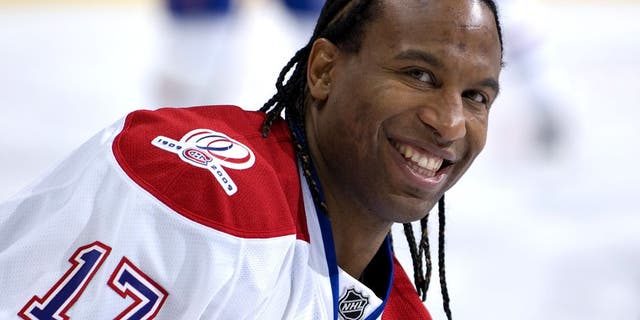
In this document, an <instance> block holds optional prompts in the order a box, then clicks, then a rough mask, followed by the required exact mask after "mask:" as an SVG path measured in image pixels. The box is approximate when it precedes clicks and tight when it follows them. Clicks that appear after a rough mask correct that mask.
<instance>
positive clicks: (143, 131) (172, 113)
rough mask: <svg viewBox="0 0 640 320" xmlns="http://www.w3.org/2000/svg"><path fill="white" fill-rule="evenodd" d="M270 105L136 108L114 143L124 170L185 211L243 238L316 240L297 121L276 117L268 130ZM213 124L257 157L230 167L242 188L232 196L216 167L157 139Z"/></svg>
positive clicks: (165, 202)
mask: <svg viewBox="0 0 640 320" xmlns="http://www.w3.org/2000/svg"><path fill="white" fill-rule="evenodd" d="M264 117H265V115H264V113H261V112H249V111H245V110H242V109H240V108H238V107H234V106H203V107H192V108H164V109H159V110H156V111H136V112H133V113H131V114H129V115H128V116H127V118H126V120H125V124H124V128H123V129H122V132H120V134H119V135H118V136H117V137H116V139H115V140H114V143H113V146H112V149H113V153H114V155H115V158H116V160H117V162H118V164H119V165H120V167H121V168H122V169H123V170H124V172H125V173H126V174H127V175H128V176H129V177H130V178H131V179H132V180H133V181H134V182H135V183H137V184H138V185H139V186H141V187H142V188H144V189H145V190H147V191H148V192H149V193H151V194H152V195H153V196H154V197H156V198H157V199H158V200H160V201H161V202H162V203H164V204H165V205H167V206H168V207H170V208H171V209H173V210H174V211H176V212H177V213H179V214H181V215H183V216H185V217H187V218H189V219H191V220H193V221H195V222H198V223H200V224H203V225H206V226H209V227H211V228H213V229H216V230H219V231H222V232H225V233H228V234H231V235H234V236H238V237H243V238H271V237H278V236H285V235H293V234H295V235H296V236H297V238H298V239H301V240H305V241H307V242H308V241H309V235H308V231H307V223H306V218H305V214H304V204H303V200H302V193H301V190H300V180H299V175H298V169H297V163H296V159H295V154H294V151H293V146H292V141H291V136H290V132H289V129H288V127H287V125H286V123H285V122H284V121H283V120H281V119H280V120H277V121H275V122H274V123H273V127H272V129H271V132H270V134H269V136H268V137H267V138H263V137H262V135H261V126H262V121H263V120H264ZM199 128H202V129H210V130H213V131H216V132H220V133H223V134H225V135H227V136H229V137H230V138H232V139H235V140H237V141H238V142H240V143H242V144H244V145H245V146H247V147H248V148H249V149H251V150H252V151H253V153H254V154H255V157H256V160H255V163H254V164H253V166H251V167H250V168H248V169H242V170H236V169H231V168H224V170H225V171H226V172H227V173H228V174H229V177H230V178H231V179H232V180H233V182H234V183H235V185H236V186H237V188H238V191H237V193H235V194H233V195H231V196H228V195H227V194H226V193H225V191H224V190H223V189H222V186H221V185H220V184H219V183H218V182H217V181H216V179H215V177H214V176H213V173H212V172H210V171H209V170H207V169H204V168H200V167H196V166H194V165H192V164H189V163H187V162H185V161H183V160H181V159H180V158H179V156H178V155H177V154H175V153H172V152H169V151H166V150H163V149H160V148H158V147H155V146H153V145H152V144H151V141H152V140H153V139H155V138H156V137H158V136H165V137H169V138H172V139H174V140H177V141H179V140H180V139H181V138H182V137H183V136H184V135H185V134H187V133H188V132H190V131H192V130H194V129H199Z"/></svg>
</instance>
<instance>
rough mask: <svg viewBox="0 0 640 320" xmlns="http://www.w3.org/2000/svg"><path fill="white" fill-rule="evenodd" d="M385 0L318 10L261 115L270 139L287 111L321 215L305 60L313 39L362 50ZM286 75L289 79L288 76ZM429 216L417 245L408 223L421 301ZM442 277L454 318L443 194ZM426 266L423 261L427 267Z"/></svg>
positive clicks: (332, 1)
mask: <svg viewBox="0 0 640 320" xmlns="http://www.w3.org/2000/svg"><path fill="white" fill-rule="evenodd" d="M380 2H381V0H327V1H326V3H325V5H324V6H323V8H322V11H321V12H320V16H319V17H318V21H317V23H316V27H315V29H314V31H313V35H312V36H311V38H310V40H309V42H308V43H307V45H306V46H304V47H303V48H302V49H300V50H298V51H297V52H296V54H295V55H294V56H293V58H291V60H289V62H288V63H287V64H286V65H285V66H284V68H283V69H282V71H281V72H280V74H279V76H278V79H277V81H276V93H275V94H274V95H273V97H272V98H271V99H269V101H267V102H266V103H265V104H264V106H263V107H262V108H261V109H260V111H263V112H266V113H267V116H266V118H265V120H264V123H263V126H262V135H263V136H264V137H266V136H267V135H268V134H269V130H270V128H271V125H272V124H273V121H275V120H276V119H278V118H279V117H280V114H281V113H282V111H283V110H284V112H285V119H286V121H287V124H288V126H289V128H290V129H291V133H292V137H293V141H294V148H295V152H296V154H297V156H298V158H299V160H300V162H301V164H302V171H303V173H304V175H305V178H306V180H307V182H308V184H309V187H310V189H311V194H312V196H313V199H314V201H315V202H316V203H317V204H319V207H320V209H321V211H324V212H321V214H325V215H326V214H327V210H328V208H327V205H326V203H325V202H324V201H322V199H323V196H322V195H321V192H322V191H321V188H320V186H318V185H317V184H316V181H315V179H313V178H312V170H313V168H312V167H313V165H312V163H311V161H312V160H311V155H310V153H309V150H308V147H307V145H306V137H305V136H304V132H305V131H304V127H305V126H304V120H303V119H304V112H305V97H306V96H307V78H306V75H307V61H308V59H309V54H310V52H311V48H312V46H313V43H314V41H315V40H317V39H319V38H326V39H328V40H329V41H331V42H332V43H334V44H335V45H336V46H338V47H339V48H340V50H343V51H347V52H351V53H357V52H358V50H359V49H360V45H361V41H362V38H363V34H364V29H365V27H366V24H367V22H369V21H371V20H372V18H374V17H375V15H376V14H377V13H378V12H379V11H380V10H376V9H379V7H380ZM482 2H483V3H484V4H486V5H487V6H488V7H489V9H490V10H491V11H492V13H493V15H494V18H495V23H496V27H497V29H498V38H499V40H500V46H501V49H502V46H503V44H502V30H501V27H500V21H499V18H498V12H497V8H496V4H495V2H494V1H493V0H482ZM287 76H288V77H287ZM428 219H429V213H428V212H427V214H426V215H425V217H424V218H422V219H421V220H420V229H421V237H420V240H419V241H418V242H417V243H416V240H415V236H414V233H413V226H412V224H411V223H405V224H404V233H405V236H406V238H407V242H408V243H409V251H410V253H411V259H412V261H413V269H414V284H415V286H416V291H417V293H418V295H419V296H420V297H421V299H422V301H425V300H426V298H427V290H428V289H429V281H430V278H431V273H432V262H431V253H430V247H429V237H428V233H427V222H428ZM438 226H439V227H438V274H439V280H440V288H441V294H442V303H443V308H444V311H445V313H446V315H447V319H449V320H450V319H451V309H450V307H449V293H448V289H447V283H446V274H445V263H444V260H445V259H444V258H445V254H444V243H445V241H444V230H445V203H444V195H443V196H442V198H440V200H439V201H438ZM423 262H424V263H423Z"/></svg>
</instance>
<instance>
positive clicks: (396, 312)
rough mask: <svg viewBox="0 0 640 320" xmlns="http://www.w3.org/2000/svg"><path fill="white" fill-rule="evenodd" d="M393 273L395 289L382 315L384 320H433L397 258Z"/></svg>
mask: <svg viewBox="0 0 640 320" xmlns="http://www.w3.org/2000/svg"><path fill="white" fill-rule="evenodd" d="M393 271H394V272H393V287H392V288H391V294H390V295H389V300H388V301H387V305H386V306H385V308H384V312H383V313H382V320H398V319H413V320H431V315H430V314H429V312H428V311H427V308H426V307H425V306H424V304H422V301H420V298H419V296H418V294H417V293H416V289H415V288H414V287H413V284H412V283H411V281H409V277H407V274H406V273H405V272H404V270H403V269H402V266H401V265H400V262H398V260H397V259H396V258H395V257H394V258H393Z"/></svg>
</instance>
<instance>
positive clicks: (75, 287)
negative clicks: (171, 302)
mask: <svg viewBox="0 0 640 320" xmlns="http://www.w3.org/2000/svg"><path fill="white" fill-rule="evenodd" d="M110 252H111V248H110V247H109V246H107V245H105V244H103V243H101V242H98V241H96V242H94V243H91V244H89V245H86V246H83V247H80V248H78V250H76V252H75V253H74V254H73V255H72V256H71V258H69V262H71V267H70V268H69V270H67V272H66V273H65V274H64V275H63V276H62V277H61V278H60V280H58V282H56V284H55V285H54V286H53V287H52V288H51V289H49V291H47V293H46V294H45V295H44V296H43V297H42V298H39V297H38V296H34V297H33V298H31V300H29V302H28V303H27V304H26V305H25V306H24V308H22V310H20V312H18V315H19V316H20V317H21V318H22V319H26V320H68V319H69V316H68V315H67V314H66V313H67V311H68V310H69V309H70V308H71V307H72V306H73V304H74V303H75V302H76V301H77V300H78V298H80V295H82V292H83V291H84V289H85V288H86V287H87V285H88V284H89V282H91V279H92V278H93V276H94V275H95V274H96V272H97V271H98V269H100V267H101V266H102V264H103V263H104V261H105V260H106V259H107V256H109V253H110ZM108 285H109V286H110V287H111V288H112V289H113V290H115V291H116V292H117V293H118V294H119V295H120V296H122V297H123V298H126V297H127V296H130V297H131V298H133V300H135V302H134V303H133V304H132V305H131V306H129V307H128V308H127V309H126V310H125V311H123V312H122V313H120V315H118V317H117V318H116V319H118V320H121V319H122V320H125V319H127V320H129V319H131V320H134V319H135V320H138V319H145V320H147V319H153V318H154V317H155V316H156V315H157V314H158V312H159V311H160V308H161V307H162V305H163V304H164V301H165V300H166V298H167V296H168V295H169V294H168V293H167V292H166V291H165V290H164V289H163V288H162V287H161V286H159V285H158V284H157V283H156V282H155V281H153V280H152V279H151V278H149V277H148V276H147V275H145V274H144V273H143V272H142V271H140V270H139V269H138V268H137V267H136V266H135V265H133V264H132V263H131V262H130V261H129V260H128V259H127V258H124V257H123V258H122V260H121V261H120V263H119V264H118V267H117V268H116V270H115V271H114V272H113V274H112V275H111V278H110V280H109V283H108Z"/></svg>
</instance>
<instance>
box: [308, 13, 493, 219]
mask: <svg viewBox="0 0 640 320" xmlns="http://www.w3.org/2000/svg"><path fill="white" fill-rule="evenodd" d="M382 7H383V10H381V12H378V13H376V14H375V17H374V18H373V20H372V21H370V22H369V23H368V24H367V25H366V27H365V30H366V31H365V35H364V38H363V41H362V46H361V48H360V50H359V52H358V53H348V52H344V51H341V52H339V54H338V57H337V58H336V61H335V65H334V66H333V68H332V69H331V71H330V78H331V83H330V91H329V93H328V95H327V98H326V100H325V101H323V103H321V104H319V105H318V106H315V107H314V108H317V110H314V111H312V112H313V113H314V116H313V117H312V118H313V120H311V121H312V124H311V129H310V130H311V131H310V134H309V135H310V141H311V143H313V144H315V145H314V146H313V147H312V150H316V153H319V154H320V156H319V157H318V156H317V155H316V156H315V157H316V159H314V160H315V161H316V163H318V162H320V163H319V164H318V166H319V168H320V171H321V179H322V180H323V181H322V183H323V185H324V186H325V188H331V192H339V193H340V194H341V195H342V196H343V197H348V198H349V199H351V200H352V201H357V202H359V206H361V207H364V208H366V210H368V211H370V212H373V213H374V214H376V215H378V216H379V218H381V219H382V220H384V221H393V222H408V221H414V220H417V219H420V218H422V217H423V216H424V215H425V214H426V213H427V212H428V211H429V210H431V208H432V207H433V206H434V205H435V203H436V202H437V201H438V199H439V198H440V197H441V196H442V194H443V193H444V192H445V191H446V190H447V189H449V188H450V187H451V186H453V185H454V184H455V182H456V181H457V180H458V179H459V178H460V177H461V176H462V175H463V174H464V172H465V171H466V170H467V169H468V167H469V166H470V165H471V163H472V162H473V160H474V159H475V157H476V156H477V155H478V154H479V153H480V151H481V150H482V148H483V147H484V144H485V140H486V133H487V120H488V111H489V107H490V105H491V104H492V103H493V101H494V99H495V97H496V96H497V94H498V92H497V91H498V89H497V85H498V77H499V73H500V69H501V49H500V43H499V40H498V33H497V28H496V25H495V21H494V17H493V15H492V13H491V11H490V9H489V8H488V7H486V6H485V5H484V4H482V3H481V2H480V1H474V0H456V1H451V0H446V1H445V0H441V1H435V0H432V1H419V0H407V1H385V2H384V4H383V6H382ZM307 125H308V126H309V123H308V124H307ZM317 158H319V159H317Z"/></svg>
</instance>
